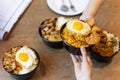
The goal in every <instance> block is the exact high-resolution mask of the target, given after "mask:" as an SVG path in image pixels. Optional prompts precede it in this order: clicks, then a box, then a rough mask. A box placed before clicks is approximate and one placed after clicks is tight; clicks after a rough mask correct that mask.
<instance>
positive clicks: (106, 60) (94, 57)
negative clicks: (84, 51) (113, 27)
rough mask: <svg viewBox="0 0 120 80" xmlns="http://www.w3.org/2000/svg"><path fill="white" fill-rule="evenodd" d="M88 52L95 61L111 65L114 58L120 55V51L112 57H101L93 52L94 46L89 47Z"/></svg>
mask: <svg viewBox="0 0 120 80" xmlns="http://www.w3.org/2000/svg"><path fill="white" fill-rule="evenodd" d="M88 52H89V54H90V56H91V57H92V58H93V59H95V60H96V61H98V62H104V63H110V62H111V61H112V59H113V57H114V56H115V55H117V54H118V53H119V51H118V52H116V53H115V54H113V55H112V56H110V57H108V56H101V55H99V54H97V53H96V52H95V51H93V50H92V46H91V47H89V50H88Z"/></svg>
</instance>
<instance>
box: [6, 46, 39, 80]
mask: <svg viewBox="0 0 120 80" xmlns="http://www.w3.org/2000/svg"><path fill="white" fill-rule="evenodd" d="M20 47H22V46H20ZM29 48H30V47H29ZM31 49H32V50H33V51H34V52H35V54H36V56H37V59H38V65H37V66H36V68H35V69H33V70H32V71H30V72H28V73H26V74H14V73H13V72H8V71H7V70H6V69H5V68H4V69H5V70H6V71H7V72H8V73H9V74H10V76H11V77H13V78H14V79H16V80H29V79H30V78H31V77H33V75H34V73H35V71H36V69H37V68H38V67H39V64H40V57H39V54H38V53H37V52H36V50H34V49H33V48H31Z"/></svg>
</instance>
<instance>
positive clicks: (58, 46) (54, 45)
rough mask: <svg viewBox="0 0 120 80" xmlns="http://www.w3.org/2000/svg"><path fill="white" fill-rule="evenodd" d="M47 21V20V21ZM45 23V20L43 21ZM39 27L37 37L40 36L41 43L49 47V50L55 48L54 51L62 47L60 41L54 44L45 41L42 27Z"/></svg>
mask: <svg viewBox="0 0 120 80" xmlns="http://www.w3.org/2000/svg"><path fill="white" fill-rule="evenodd" d="M47 20H48V19H47ZM45 21H46V20H45ZM45 21H43V22H42V23H41V25H42V24H43V23H44V22H45ZM41 25H40V27H39V35H40V37H41V38H42V40H43V42H44V43H45V44H46V45H47V46H49V47H51V48H55V49H60V48H62V47H63V41H62V40H61V41H56V42H52V41H49V40H47V39H46V38H44V36H43V35H42V31H41V30H42V27H41Z"/></svg>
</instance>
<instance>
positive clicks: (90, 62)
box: [87, 56, 92, 66]
mask: <svg viewBox="0 0 120 80" xmlns="http://www.w3.org/2000/svg"><path fill="white" fill-rule="evenodd" d="M87 60H88V62H89V64H90V65H91V66H92V61H91V59H90V57H89V56H87Z"/></svg>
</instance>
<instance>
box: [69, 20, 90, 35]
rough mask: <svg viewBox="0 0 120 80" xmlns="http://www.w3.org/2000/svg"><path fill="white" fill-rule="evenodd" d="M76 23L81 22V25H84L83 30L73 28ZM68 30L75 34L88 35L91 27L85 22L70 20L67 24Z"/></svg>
mask: <svg viewBox="0 0 120 80" xmlns="http://www.w3.org/2000/svg"><path fill="white" fill-rule="evenodd" d="M74 22H80V23H82V25H83V28H82V30H75V29H74V28H73V23H74ZM67 28H68V29H69V30H70V31H72V32H74V33H78V34H83V35H84V34H86V32H88V31H90V30H91V28H90V26H89V25H88V24H87V23H84V22H82V21H79V20H70V21H68V22H67Z"/></svg>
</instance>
